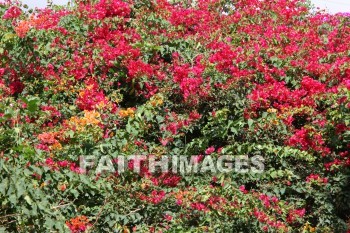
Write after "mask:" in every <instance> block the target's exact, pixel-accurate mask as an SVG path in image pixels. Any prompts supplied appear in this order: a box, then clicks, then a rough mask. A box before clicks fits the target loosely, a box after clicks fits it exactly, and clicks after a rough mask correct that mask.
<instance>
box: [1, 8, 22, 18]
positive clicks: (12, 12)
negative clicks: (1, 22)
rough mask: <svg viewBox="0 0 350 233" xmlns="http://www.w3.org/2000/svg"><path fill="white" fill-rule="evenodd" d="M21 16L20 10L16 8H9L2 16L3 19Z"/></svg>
mask: <svg viewBox="0 0 350 233" xmlns="http://www.w3.org/2000/svg"><path fill="white" fill-rule="evenodd" d="M21 14H22V10H21V9H20V8H19V7H17V6H11V7H10V8H9V9H8V10H7V11H6V12H5V14H4V15H3V16H2V18H3V19H15V18H18V17H19V16H20V15H21Z"/></svg>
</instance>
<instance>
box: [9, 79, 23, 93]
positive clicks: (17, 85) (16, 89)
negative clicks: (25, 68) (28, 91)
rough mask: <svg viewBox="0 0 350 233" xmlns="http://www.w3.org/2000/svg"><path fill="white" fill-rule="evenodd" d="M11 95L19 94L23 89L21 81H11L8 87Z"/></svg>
mask: <svg viewBox="0 0 350 233" xmlns="http://www.w3.org/2000/svg"><path fill="white" fill-rule="evenodd" d="M9 87H10V93H11V95H15V94H19V93H21V92H22V91H23V89H24V84H23V83H22V82H21V81H13V82H11V83H10V85H9Z"/></svg>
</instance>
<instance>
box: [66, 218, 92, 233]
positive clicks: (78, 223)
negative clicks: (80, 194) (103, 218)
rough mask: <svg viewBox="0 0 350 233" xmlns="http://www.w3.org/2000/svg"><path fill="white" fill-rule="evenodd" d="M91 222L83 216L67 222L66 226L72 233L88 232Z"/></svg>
mask: <svg viewBox="0 0 350 233" xmlns="http://www.w3.org/2000/svg"><path fill="white" fill-rule="evenodd" d="M89 222H90V220H89V219H88V218H87V217H86V216H84V215H81V216H77V217H75V218H72V219H70V220H69V221H66V225H67V226H68V227H69V229H70V231H71V232H72V233H79V232H85V231H86V230H87V228H88V227H89V226H90V225H91V224H90V223H89Z"/></svg>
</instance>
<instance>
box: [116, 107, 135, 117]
mask: <svg viewBox="0 0 350 233" xmlns="http://www.w3.org/2000/svg"><path fill="white" fill-rule="evenodd" d="M134 115H135V110H134V109H133V108H128V109H126V110H120V111H119V116H120V117H123V118H124V117H134Z"/></svg>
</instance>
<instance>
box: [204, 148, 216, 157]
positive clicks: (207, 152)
mask: <svg viewBox="0 0 350 233" xmlns="http://www.w3.org/2000/svg"><path fill="white" fill-rule="evenodd" d="M214 151H215V147H213V146H211V147H209V148H208V149H206V150H205V154H207V155H210V154H212V153H213V152H214Z"/></svg>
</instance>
